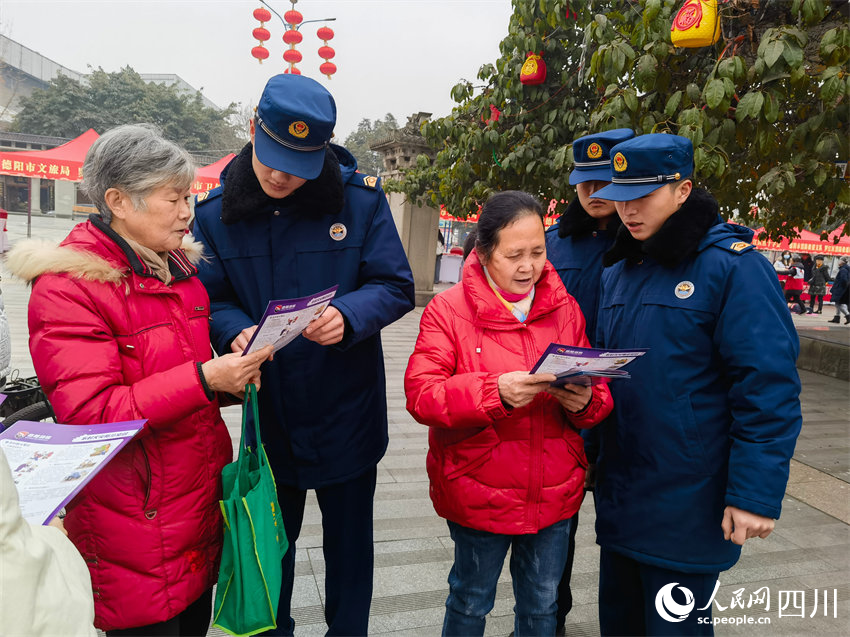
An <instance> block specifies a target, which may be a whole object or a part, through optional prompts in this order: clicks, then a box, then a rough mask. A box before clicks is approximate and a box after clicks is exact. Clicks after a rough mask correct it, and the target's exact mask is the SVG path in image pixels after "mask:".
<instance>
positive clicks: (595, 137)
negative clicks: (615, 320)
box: [546, 128, 635, 634]
mask: <svg viewBox="0 0 850 637" xmlns="http://www.w3.org/2000/svg"><path fill="white" fill-rule="evenodd" d="M634 136H635V132H634V131H633V130H632V129H631V128H617V129H615V130H609V131H605V132H602V133H594V134H592V135H585V136H584V137H579V138H578V139H577V140H575V141H574V142H573V158H574V160H575V169H574V170H573V171H572V172H571V173H570V185H571V186H575V187H576V195H577V196H576V198H575V199H573V200H572V201H571V202H570V204H569V205H568V206H567V209H566V210H565V211H564V214H563V215H561V218H560V219H559V220H558V224H557V225H554V226H552V227H551V228H550V229H549V230H548V231H547V232H546V257H547V258H548V259H549V261H550V262H551V263H552V265H553V266H555V269H556V270H557V271H558V275H559V276H560V277H561V281H563V282H564V287H565V288H567V292H569V293H570V294H571V295H572V296H573V297H575V300H576V301H577V302H578V305H579V307H580V308H581V312H582V314H584V321H585V328H586V331H587V337H588V339H589V340H590V343H591V345H593V343H594V341H595V339H596V310H597V308H598V307H599V280H600V278H601V277H602V255H603V254H605V252H607V251H608V249H609V248H610V247H611V246H612V245H613V243H614V237H615V236H616V234H617V229H618V228H619V227H620V219H619V217H617V210H616V209H615V208H614V202H613V201H606V200H605V199H599V198H598V197H596V196H595V193H596V191H597V190H600V189H601V188H604V187H605V186H607V185H608V184H609V183H611V148H612V147H613V146H616V145H617V144H619V143H620V142H624V141H626V140H628V139H631V138H632V137H634ZM598 429H599V428H598V427H594V428H593V429H583V430H582V431H581V434H582V437H584V439H585V452H586V453H587V459H588V462H589V463H590V467H589V469H588V481H589V482H592V480H593V473H594V471H595V467H594V465H595V463H596V453H597V449H598V437H599V435H598ZM577 528H578V513H576V514H575V516H573V521H572V523H571V524H570V543H569V555H568V557H567V564H566V566H565V567H564V575H563V576H562V577H561V583H560V584H559V585H558V611H557V615H556V619H557V629H556V633H557V634H563V632H564V623H565V622H566V618H567V615H568V614H569V612H570V610H572V607H573V595H572V590H571V589H570V579H571V577H572V571H573V558H574V556H575V548H576V529H577Z"/></svg>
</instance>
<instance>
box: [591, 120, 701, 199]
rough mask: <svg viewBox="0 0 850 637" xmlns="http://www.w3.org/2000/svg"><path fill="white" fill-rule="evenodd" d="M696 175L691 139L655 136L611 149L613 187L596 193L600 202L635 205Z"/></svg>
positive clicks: (641, 138)
mask: <svg viewBox="0 0 850 637" xmlns="http://www.w3.org/2000/svg"><path fill="white" fill-rule="evenodd" d="M693 172H694V145H693V144H692V143H691V140H690V139H688V138H687V137H681V136H679V135H668V134H665V133H651V134H649V135H641V136H639V137H635V138H634V139H630V140H628V141H625V142H623V143H622V144H617V145H616V146H614V148H612V149H611V183H610V184H609V185H608V186H605V187H604V188H602V189H601V190H597V191H596V192H595V193H593V196H594V197H598V198H599V199H608V200H609V201H631V200H632V199H640V198H641V197H643V196H645V195H648V194H649V193H651V192H654V191H655V190H658V189H659V188H661V186H663V185H665V184H669V183H673V182H674V181H679V180H680V179H683V178H685V177H690V176H691V174H693Z"/></svg>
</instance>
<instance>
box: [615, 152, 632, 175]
mask: <svg viewBox="0 0 850 637" xmlns="http://www.w3.org/2000/svg"><path fill="white" fill-rule="evenodd" d="M628 167H629V163H628V162H627V161H626V156H625V155H623V153H617V154H616V155H614V170H616V171H617V172H618V173H621V172H623V171H624V170H625V169H626V168H628Z"/></svg>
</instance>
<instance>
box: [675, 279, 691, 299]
mask: <svg viewBox="0 0 850 637" xmlns="http://www.w3.org/2000/svg"><path fill="white" fill-rule="evenodd" d="M675 294H676V298H677V299H689V298H691V297H692V296H693V295H694V284H693V283H691V282H690V281H682V282H681V283H677V284H676V290H675Z"/></svg>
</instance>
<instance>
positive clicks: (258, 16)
mask: <svg viewBox="0 0 850 637" xmlns="http://www.w3.org/2000/svg"><path fill="white" fill-rule="evenodd" d="M254 19H255V20H259V21H260V22H268V21H269V20H271V19H272V14H271V13H269V10H268V9H265V8H263V7H260V8H259V9H254Z"/></svg>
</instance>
